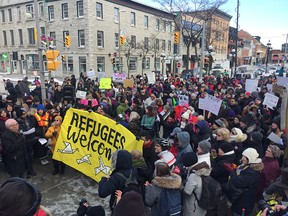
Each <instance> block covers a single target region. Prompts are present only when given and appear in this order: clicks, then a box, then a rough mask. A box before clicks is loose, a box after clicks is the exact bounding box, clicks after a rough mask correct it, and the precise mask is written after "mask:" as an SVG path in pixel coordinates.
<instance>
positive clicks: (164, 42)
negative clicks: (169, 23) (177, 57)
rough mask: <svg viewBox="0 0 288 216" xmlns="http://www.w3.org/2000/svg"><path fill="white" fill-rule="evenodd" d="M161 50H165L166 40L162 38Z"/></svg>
mask: <svg viewBox="0 0 288 216" xmlns="http://www.w3.org/2000/svg"><path fill="white" fill-rule="evenodd" d="M162 50H163V51H166V41H165V40H162Z"/></svg>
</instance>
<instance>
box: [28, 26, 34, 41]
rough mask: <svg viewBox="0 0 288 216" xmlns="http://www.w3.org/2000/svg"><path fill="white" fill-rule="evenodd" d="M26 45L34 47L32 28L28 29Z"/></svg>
mask: <svg viewBox="0 0 288 216" xmlns="http://www.w3.org/2000/svg"><path fill="white" fill-rule="evenodd" d="M27 30H28V44H29V45H35V37H34V28H28V29H27Z"/></svg>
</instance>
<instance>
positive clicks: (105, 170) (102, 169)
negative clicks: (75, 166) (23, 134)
mask: <svg viewBox="0 0 288 216" xmlns="http://www.w3.org/2000/svg"><path fill="white" fill-rule="evenodd" d="M99 163H100V166H99V167H96V168H95V172H96V175H97V174H98V173H100V172H103V173H105V174H106V175H108V174H109V172H110V170H111V168H110V167H108V166H105V164H104V162H103V160H102V158H101V157H99Z"/></svg>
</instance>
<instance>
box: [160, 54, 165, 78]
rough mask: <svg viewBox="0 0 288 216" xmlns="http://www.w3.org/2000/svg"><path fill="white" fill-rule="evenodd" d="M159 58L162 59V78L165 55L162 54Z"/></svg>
mask: <svg viewBox="0 0 288 216" xmlns="http://www.w3.org/2000/svg"><path fill="white" fill-rule="evenodd" d="M160 57H161V58H162V60H161V63H162V75H163V76H164V63H165V58H166V55H165V53H164V52H163V53H162V54H161V55H160Z"/></svg>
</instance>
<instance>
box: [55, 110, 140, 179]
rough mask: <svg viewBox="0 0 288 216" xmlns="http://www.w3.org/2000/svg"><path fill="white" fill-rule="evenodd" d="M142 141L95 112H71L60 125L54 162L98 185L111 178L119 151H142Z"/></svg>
mask: <svg viewBox="0 0 288 216" xmlns="http://www.w3.org/2000/svg"><path fill="white" fill-rule="evenodd" d="M142 146H143V141H141V140H139V141H138V140H137V139H136V137H135V136H134V135H133V134H132V133H131V132H130V131H129V130H128V129H126V128H125V127H124V126H122V125H121V124H118V123H116V122H115V121H114V120H112V119H110V118H107V117H106V116H102V115H100V114H98V113H95V112H88V111H84V110H77V109H73V108H70V109H69V110H68V111H67V113H66V115H65V118H64V121H63V123H62V125H61V131H60V135H59V137H58V140H57V143H56V146H55V150H54V153H53V159H55V160H58V161H62V162H63V163H65V164H67V165H69V166H71V167H73V168H74V169H76V170H79V171H80V172H82V173H84V174H85V175H87V176H89V177H90V178H92V179H94V180H95V181H97V182H99V181H100V180H101V178H102V177H103V176H107V175H109V174H111V171H112V167H111V156H112V153H113V152H114V151H116V150H117V149H126V150H127V151H129V152H131V151H132V150H139V151H142Z"/></svg>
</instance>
